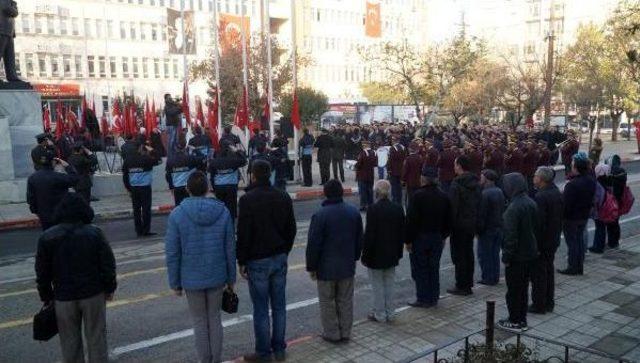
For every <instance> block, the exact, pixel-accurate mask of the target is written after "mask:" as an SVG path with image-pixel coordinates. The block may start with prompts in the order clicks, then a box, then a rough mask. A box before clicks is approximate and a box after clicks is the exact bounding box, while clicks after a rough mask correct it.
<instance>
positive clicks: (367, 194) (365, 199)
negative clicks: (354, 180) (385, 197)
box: [358, 181, 373, 208]
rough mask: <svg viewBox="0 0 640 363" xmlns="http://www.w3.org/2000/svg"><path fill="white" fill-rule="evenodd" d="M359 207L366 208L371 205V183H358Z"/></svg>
mask: <svg viewBox="0 0 640 363" xmlns="http://www.w3.org/2000/svg"><path fill="white" fill-rule="evenodd" d="M358 193H359V194H360V207H362V208H367V207H369V206H370V205H372V204H373V182H360V181H359V182H358Z"/></svg>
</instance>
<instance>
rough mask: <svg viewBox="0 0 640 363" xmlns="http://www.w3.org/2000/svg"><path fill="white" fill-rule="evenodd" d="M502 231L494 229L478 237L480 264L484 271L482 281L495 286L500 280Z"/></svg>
mask: <svg viewBox="0 0 640 363" xmlns="http://www.w3.org/2000/svg"><path fill="white" fill-rule="evenodd" d="M501 245H502V230H500V229H499V228H492V229H489V230H487V231H484V232H483V233H480V235H479V236H478V247H477V254H478V263H479V265H480V270H481V271H482V275H481V276H482V277H481V278H482V281H484V282H486V283H488V284H491V285H494V284H497V283H498V281H499V280H500V246H501Z"/></svg>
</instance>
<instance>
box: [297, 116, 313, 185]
mask: <svg viewBox="0 0 640 363" xmlns="http://www.w3.org/2000/svg"><path fill="white" fill-rule="evenodd" d="M302 133H303V136H302V139H300V144H299V147H300V150H298V152H299V155H300V160H301V161H302V179H303V184H304V186H305V187H310V186H313V177H312V174H311V165H312V162H313V158H312V156H313V144H315V139H314V138H313V136H312V135H311V134H310V133H309V129H307V128H305V129H303V130H302Z"/></svg>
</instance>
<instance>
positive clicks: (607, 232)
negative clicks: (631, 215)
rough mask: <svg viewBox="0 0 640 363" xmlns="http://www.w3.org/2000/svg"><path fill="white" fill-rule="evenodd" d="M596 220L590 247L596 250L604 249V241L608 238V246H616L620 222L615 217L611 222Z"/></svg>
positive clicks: (618, 241)
mask: <svg viewBox="0 0 640 363" xmlns="http://www.w3.org/2000/svg"><path fill="white" fill-rule="evenodd" d="M595 222H596V231H595V233H594V235H593V246H591V248H592V249H593V250H595V251H597V252H602V251H604V244H605V241H606V240H607V239H608V242H609V243H608V244H609V247H610V248H616V247H618V245H619V244H620V222H619V220H618V219H616V220H615V221H614V222H611V223H604V222H602V221H599V220H597V219H596V220H595Z"/></svg>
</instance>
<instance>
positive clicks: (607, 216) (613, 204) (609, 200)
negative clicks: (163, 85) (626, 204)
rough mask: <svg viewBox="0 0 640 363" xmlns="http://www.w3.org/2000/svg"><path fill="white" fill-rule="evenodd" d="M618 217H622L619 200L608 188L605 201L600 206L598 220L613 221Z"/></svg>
mask: <svg viewBox="0 0 640 363" xmlns="http://www.w3.org/2000/svg"><path fill="white" fill-rule="evenodd" d="M618 217H620V214H619V208H618V201H617V200H616V197H614V196H613V193H611V192H610V191H608V190H607V191H606V192H605V194H604V201H603V202H602V204H601V205H600V208H598V220H600V221H601V222H604V223H611V222H615V220H616V219H618Z"/></svg>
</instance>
